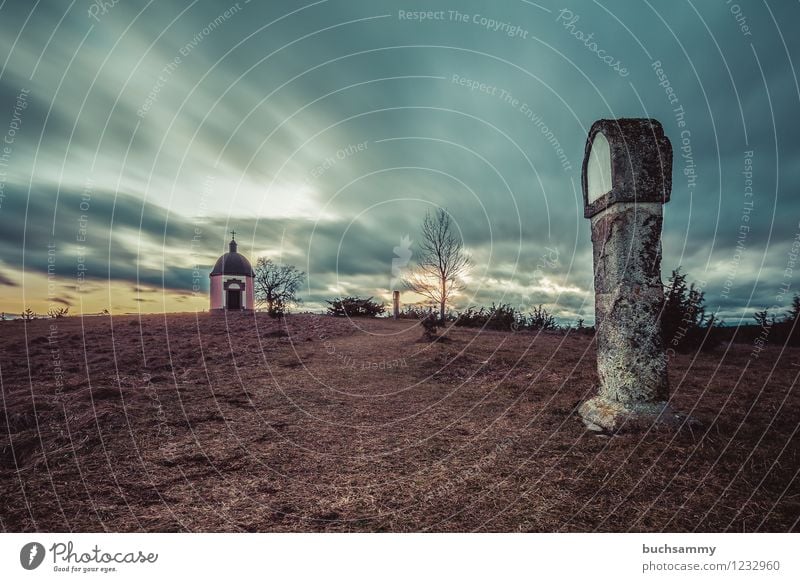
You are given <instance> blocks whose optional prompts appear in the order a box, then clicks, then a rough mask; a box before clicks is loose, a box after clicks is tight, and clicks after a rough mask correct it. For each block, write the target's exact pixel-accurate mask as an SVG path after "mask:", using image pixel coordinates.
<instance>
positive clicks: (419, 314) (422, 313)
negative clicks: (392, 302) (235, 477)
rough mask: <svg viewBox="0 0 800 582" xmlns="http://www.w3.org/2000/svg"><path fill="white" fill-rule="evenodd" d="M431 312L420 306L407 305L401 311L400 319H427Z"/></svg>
mask: <svg viewBox="0 0 800 582" xmlns="http://www.w3.org/2000/svg"><path fill="white" fill-rule="evenodd" d="M429 312H430V310H428V309H425V308H424V307H420V306H418V305H407V306H406V307H404V308H403V309H401V310H400V313H399V314H398V316H397V317H398V319H425V318H426V317H427V316H428V313H429Z"/></svg>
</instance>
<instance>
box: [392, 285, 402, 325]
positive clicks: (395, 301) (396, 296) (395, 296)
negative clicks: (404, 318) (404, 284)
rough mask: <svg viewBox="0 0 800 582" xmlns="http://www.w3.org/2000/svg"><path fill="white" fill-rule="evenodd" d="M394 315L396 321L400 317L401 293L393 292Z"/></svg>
mask: <svg viewBox="0 0 800 582" xmlns="http://www.w3.org/2000/svg"><path fill="white" fill-rule="evenodd" d="M392 314H393V316H394V318H395V319H397V318H398V317H400V291H392Z"/></svg>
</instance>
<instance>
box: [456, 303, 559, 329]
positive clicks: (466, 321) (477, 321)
mask: <svg viewBox="0 0 800 582" xmlns="http://www.w3.org/2000/svg"><path fill="white" fill-rule="evenodd" d="M455 325H457V326H460V327H481V328H484V329H493V330H498V331H519V330H526V329H527V330H548V329H556V328H557V327H558V326H557V325H556V320H555V317H553V316H552V315H550V313H549V312H548V311H547V309H546V308H545V307H544V306H542V305H539V306H538V307H535V308H534V309H533V311H532V312H530V313H528V314H527V315H525V314H524V313H522V312H521V311H519V310H518V309H516V308H514V307H512V306H511V305H509V304H507V303H501V304H500V305H495V304H494V303H493V304H492V306H491V307H488V308H487V307H481V308H480V309H476V308H475V307H469V308H468V309H467V310H465V311H462V312H460V313H459V314H458V316H457V317H456V319H455Z"/></svg>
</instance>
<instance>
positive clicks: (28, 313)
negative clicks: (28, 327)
mask: <svg viewBox="0 0 800 582" xmlns="http://www.w3.org/2000/svg"><path fill="white" fill-rule="evenodd" d="M20 317H22V319H23V320H25V321H30V320H32V319H36V318H37V317H38V315H36V312H35V311H34V310H33V309H31V308H30V307H26V308H25V311H23V312H22V313H21V314H20Z"/></svg>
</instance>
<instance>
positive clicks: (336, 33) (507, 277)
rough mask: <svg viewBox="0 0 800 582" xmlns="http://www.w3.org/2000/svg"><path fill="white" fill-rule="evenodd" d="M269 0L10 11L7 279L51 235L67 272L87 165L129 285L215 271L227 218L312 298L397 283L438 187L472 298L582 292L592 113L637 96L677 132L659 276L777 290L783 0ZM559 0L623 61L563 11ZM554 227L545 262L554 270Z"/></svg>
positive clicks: (783, 255)
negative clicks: (773, 0)
mask: <svg viewBox="0 0 800 582" xmlns="http://www.w3.org/2000/svg"><path fill="white" fill-rule="evenodd" d="M264 4H265V5H262V4H259V3H247V4H244V3H240V4H239V5H236V6H237V8H236V10H234V11H232V14H230V15H229V16H228V17H225V18H221V16H220V15H221V14H223V13H224V12H225V10H226V9H227V8H229V5H220V4H218V3H212V2H198V3H196V4H193V5H191V6H189V5H178V4H175V3H153V4H151V5H148V6H147V7H146V9H145V10H144V11H141V10H142V6H140V5H139V4H135V3H129V2H122V3H119V4H117V5H115V6H113V8H111V9H109V10H108V11H107V13H104V14H103V15H102V17H100V18H98V19H91V18H89V16H88V14H87V13H86V7H85V6H80V7H78V6H76V7H75V8H74V9H73V10H68V7H67V6H63V5H61V3H58V2H54V1H43V2H40V3H39V4H38V5H37V6H36V9H35V10H34V9H33V6H32V5H31V6H28V5H25V4H22V3H12V4H9V3H6V4H5V5H4V6H3V8H2V9H0V47H1V48H2V54H3V55H9V61H8V67H7V68H6V69H5V70H3V71H2V72H0V136H2V134H3V133H4V132H5V129H6V125H7V120H8V119H9V118H10V113H11V110H12V108H13V103H14V100H15V99H16V95H17V94H18V92H19V90H20V88H22V87H26V88H29V89H30V90H31V103H30V106H29V108H28V109H27V110H26V112H25V115H24V118H23V120H22V121H23V124H22V127H23V129H22V131H21V132H20V134H19V135H18V136H17V141H16V142H15V144H14V148H13V157H12V159H11V164H10V165H9V167H8V169H7V177H6V185H5V194H6V198H5V199H4V200H3V204H2V206H1V207H0V222H1V223H2V229H0V230H1V232H0V251H2V253H3V254H2V255H1V256H2V263H3V273H4V275H3V277H4V279H0V284H3V285H8V283H10V282H12V281H13V278H12V279H9V277H11V275H10V273H11V272H13V271H14V270H16V269H18V268H20V267H22V265H23V264H24V266H25V269H26V270H34V271H38V272H42V273H44V272H46V259H47V245H48V244H50V243H55V244H56V246H57V249H58V260H57V272H58V274H59V276H62V277H65V278H66V279H67V280H70V279H72V278H74V270H75V267H76V252H77V248H78V247H79V246H80V245H79V243H78V241H77V240H76V234H77V229H78V221H79V219H80V216H81V214H84V213H83V212H81V210H80V198H81V195H82V192H83V190H84V188H85V185H86V184H87V182H90V183H91V184H92V195H91V205H90V209H89V210H88V211H87V212H86V213H85V214H87V218H88V230H87V237H88V240H87V241H86V245H85V246H86V250H85V254H86V261H87V265H88V266H89V268H90V271H89V273H88V277H89V278H90V279H92V280H94V281H102V280H104V279H107V278H109V277H111V278H112V279H121V280H124V281H127V282H130V283H131V286H132V287H141V289H139V290H133V291H131V293H145V292H146V291H145V290H146V289H156V290H158V289H162V288H167V289H170V290H175V291H180V290H183V291H188V290H189V289H190V288H191V286H192V283H193V275H194V273H193V270H194V266H195V265H199V266H200V267H201V269H200V271H202V272H203V276H202V277H201V278H200V279H201V282H202V284H203V285H205V284H206V281H207V279H206V278H205V270H207V269H208V268H210V265H211V264H212V263H213V261H214V260H215V258H216V257H217V256H218V255H219V254H221V253H222V252H224V250H225V245H226V242H227V234H226V231H228V230H230V229H231V228H235V229H236V230H237V232H240V233H241V234H240V235H239V236H237V238H238V239H240V245H241V246H240V250H242V251H243V252H245V253H246V254H248V256H250V257H251V259H253V260H254V261H255V259H256V256H258V255H262V254H267V255H270V256H272V257H275V258H279V259H280V260H281V261H283V262H289V263H293V264H296V265H298V266H299V267H300V268H302V269H303V270H307V271H308V274H309V279H308V281H309V288H308V290H307V293H306V295H307V300H308V302H309V303H313V302H316V303H319V302H320V301H322V299H324V298H325V297H330V296H331V295H332V294H334V293H335V292H336V291H338V290H344V289H346V290H348V291H349V292H353V293H356V292H359V291H361V292H362V293H363V294H372V293H380V292H385V291H386V288H387V286H388V285H389V279H390V277H391V266H392V259H393V257H394V252H393V248H394V247H395V246H397V245H398V244H399V241H400V240H401V238H402V237H403V236H405V235H408V236H409V237H410V238H411V239H412V241H413V240H415V239H416V238H417V237H418V236H419V225H420V222H421V220H422V217H423V216H424V215H425V212H426V211H427V210H430V209H433V208H435V207H437V206H442V207H446V208H447V209H448V210H449V211H450V212H451V213H452V216H453V219H454V221H455V223H456V224H457V225H458V227H459V229H460V230H459V232H460V234H461V235H462V236H463V239H464V242H465V245H466V246H467V248H469V249H470V252H471V253H472V255H473V259H474V264H475V270H474V272H473V276H474V277H473V279H472V280H471V287H472V288H471V289H470V290H468V291H469V292H468V293H467V294H465V295H464V296H463V297H462V299H461V300H462V301H464V302H470V303H491V302H492V301H494V300H498V299H499V298H501V297H502V298H503V300H504V301H508V302H510V303H519V304H523V303H524V304H526V305H534V304H538V303H545V304H548V305H554V306H555V310H556V311H557V312H559V313H562V314H563V315H564V316H565V317H568V318H572V317H575V316H576V314H578V313H585V314H588V315H591V312H592V303H593V301H592V298H591V269H592V259H591V243H590V240H589V236H588V222H587V221H586V220H585V219H584V218H583V213H582V211H583V209H582V201H581V199H580V192H576V190H575V188H576V187H577V186H578V185H579V183H580V165H581V161H582V156H583V148H584V140H585V136H586V132H587V130H588V128H589V126H590V125H591V123H592V122H593V121H594V120H596V119H598V118H601V117H610V116H620V117H621V116H645V115H647V116H652V117H655V118H658V119H659V120H661V122H662V124H663V125H664V129H665V131H666V133H667V135H668V137H669V138H670V139H671V140H672V143H673V145H674V147H675V153H676V156H675V161H674V171H673V194H672V201H671V202H670V204H669V206H668V207H667V208H666V210H665V220H664V241H663V246H664V260H663V268H664V272H665V274H668V273H669V272H670V271H671V270H672V269H674V268H676V267H677V266H679V265H682V266H683V268H684V270H685V271H687V272H689V273H690V278H692V279H694V280H703V281H705V282H706V285H707V287H706V291H707V298H708V300H709V306H710V308H713V309H719V310H720V312H723V313H725V314H726V317H732V316H736V315H737V314H739V315H740V316H741V314H742V313H749V312H750V311H751V310H754V308H755V307H756V306H768V305H771V304H773V303H774V302H775V299H776V295H777V292H776V289H777V288H778V287H779V286H780V284H781V283H783V282H784V281H783V278H784V273H785V269H786V264H787V250H788V249H790V245H791V243H792V240H793V239H794V236H795V234H796V232H797V230H798V222H800V200H799V199H798V198H797V196H795V194H796V192H797V191H798V189H799V188H800V170H798V169H797V164H796V163H795V161H796V159H797V158H798V156H800V142H799V141H798V140H797V139H796V136H795V135H794V133H795V132H796V130H795V127H794V126H793V125H792V123H790V120H792V119H795V118H796V117H797V111H798V105H799V104H800V95H798V87H797V81H796V76H795V75H794V74H793V72H792V69H791V65H792V64H791V63H790V60H789V57H790V56H791V58H792V59H794V60H795V61H797V60H799V59H798V58H796V55H798V54H799V51H798V49H799V48H800V46H799V44H800V40H798V38H797V35H794V34H792V31H791V29H790V26H789V23H792V22H794V21H795V20H796V19H797V12H798V7H797V5H796V4H794V3H791V4H790V3H777V4H775V5H771V6H766V5H765V4H762V3H760V2H756V1H752V2H751V1H741V2H738V5H739V6H740V8H741V12H742V14H743V15H745V16H746V18H747V23H748V25H749V26H750V34H745V32H744V31H743V30H741V29H740V27H739V23H737V21H736V18H735V17H734V15H733V14H732V13H731V11H730V7H729V6H728V5H727V4H726V3H705V4H700V5H696V3H695V5H683V4H679V5H675V6H673V5H670V6H669V7H667V6H662V5H657V4H653V3H650V4H648V3H630V2H623V1H621V0H619V1H613V2H604V3H603V4H602V6H601V5H598V4H595V3H573V4H572V5H569V4H567V5H561V4H554V3H550V2H547V1H544V2H541V3H537V4H536V5H534V4H531V3H528V2H523V1H519V2H517V1H509V2H504V3H500V4H498V3H489V2H485V1H467V2H463V1H459V2H455V1H453V0H443V1H441V2H439V3H435V5H431V7H430V9H432V10H443V11H444V14H445V19H444V20H442V21H435V22H422V23H421V22H417V21H411V20H408V19H402V18H399V15H398V10H401V9H402V10H415V9H419V8H420V7H419V6H413V5H403V3H397V2H388V1H378V2H375V1H366V0H358V1H354V2H348V3H341V2H322V3H319V4H317V5H315V6H313V7H310V8H307V9H303V10H300V11H299V12H296V13H295V14H292V15H289V16H286V17H285V18H282V19H281V20H279V21H278V22H277V23H275V24H273V25H269V23H270V22H272V21H273V20H275V19H279V18H281V17H282V16H284V15H287V14H289V13H290V12H292V11H295V10H298V9H300V8H301V6H302V5H300V4H297V3H295V2H290V1H282V2H269V3H264ZM234 5H235V4H234V3H232V4H231V5H230V6H234ZM562 9H568V10H569V11H571V12H572V13H573V14H574V15H575V16H578V20H576V21H575V23H574V28H575V29H578V30H581V31H583V32H585V33H586V34H589V33H591V34H592V35H593V39H594V41H595V42H596V43H597V45H598V47H600V48H602V49H603V50H604V51H605V52H606V53H607V54H610V55H614V56H615V57H616V58H619V59H621V60H622V61H624V65H625V67H626V68H627V70H628V72H629V73H628V75H627V76H624V77H623V76H620V75H618V74H617V73H616V72H615V71H614V70H612V69H611V68H610V67H608V66H607V65H606V64H605V63H603V61H602V60H600V59H599V58H598V56H597V54H596V53H595V52H593V51H592V50H590V48H589V47H587V45H586V43H584V42H582V41H580V40H578V39H577V38H576V37H575V36H574V35H573V34H571V29H570V28H569V27H568V26H565V23H564V22H563V19H561V20H559V11H560V10H562ZM450 10H458V11H459V12H461V13H462V14H467V15H468V19H467V21H466V22H462V21H457V20H453V19H450V17H449V14H450V13H449V12H448V11H450ZM31 11H32V14H31V18H30V20H29V22H28V25H27V26H26V27H25V29H24V30H22V29H21V27H22V25H23V23H24V22H25V20H26V19H27V18H28V15H29V12H31ZM140 11H141V14H140ZM182 11H184V12H183V14H182V15H181V16H180V17H179V18H177V19H176V17H178V15H179V13H181V12H182ZM770 11H771V12H772V13H774V17H775V21H777V23H778V25H779V26H780V27H781V31H782V33H783V39H784V40H785V42H786V43H787V45H788V46H787V47H784V45H783V41H782V40H781V36H780V35H779V34H778V33H777V32H778V31H777V30H776V25H775V22H773V19H772V15H771V14H770ZM475 15H483V16H485V17H488V18H492V19H494V20H495V21H496V22H499V23H501V24H502V23H506V24H508V26H517V27H518V28H519V30H520V31H522V32H524V33H525V34H524V35H523V34H522V32H521V33H519V34H518V35H517V36H514V35H509V34H506V33H504V31H506V30H507V28H498V29H496V30H491V29H489V28H487V27H485V26H482V25H481V24H480V22H475V21H473V20H472V17H473V16H475ZM612 15H613V16H612ZM62 16H63V17H64V19H63V22H62V23H61V25H60V26H59V27H58V29H57V30H56V28H55V27H56V24H57V23H58V22H59V21H60V20H61V18H62ZM212 23H213V24H212ZM90 27H93V28H91V31H90ZM626 27H627V28H626ZM20 31H21V33H20ZM18 33H20V34H19V41H18V42H17V44H16V45H15V46H14V47H13V50H12V43H13V42H14V39H16V37H17V34H18ZM87 34H88V36H86V37H85V40H84V36H85V35H87ZM51 35H52V40H50V37H51ZM250 35H253V36H250ZM48 42H49V45H48ZM640 43H641V45H640ZM237 45H238V46H237ZM46 46H47V48H46V49H45V47H46ZM787 53H788V54H787ZM654 61H659V62H660V63H661V66H662V68H663V70H664V72H665V73H666V75H667V77H668V79H669V84H670V87H671V89H672V90H674V94H675V95H676V96H677V99H678V101H677V103H671V102H670V101H669V95H668V93H667V92H666V90H665V87H664V86H663V85H660V83H661V80H660V79H658V78H657V76H656V74H655V72H654V67H653V62H654ZM34 71H35V73H34ZM473 84H477V85H473ZM481 84H482V85H481ZM473 86H474V87H475V88H471V87H473ZM481 87H483V88H481ZM676 107H681V108H682V110H683V112H684V116H683V117H682V118H681V121H683V122H685V125H680V123H679V118H678V116H677V115H676V112H675V109H676ZM684 131H688V132H689V142H688V143H689V144H690V146H691V156H690V158H689V160H687V159H685V158H683V157H682V156H681V154H682V153H683V152H682V151H681V149H680V147H681V145H683V140H684V135H685V134H684V133H683V132H684ZM40 138H41V142H40ZM354 144H365V145H364V147H363V148H361V149H356V150H353V149H352V148H353V146H354ZM558 150H560V151H561V154H559V153H558ZM747 151H753V153H754V155H753V185H754V192H755V194H754V197H753V198H752V199H746V198H745V196H744V181H743V176H742V173H741V172H742V170H743V164H744V155H745V152H747ZM688 163H691V164H692V167H693V168H694V169H695V171H696V173H697V176H698V178H697V183H696V185H695V186H690V185H689V182H688V180H687V177H686V176H685V175H684V170H685V169H686V167H687V164H688ZM320 168H322V171H320ZM29 182H30V183H31V195H30V199H28V188H27V184H28V183H29ZM208 184H212V186H210V187H209V186H208ZM20 185H25V186H24V187H23V186H20ZM115 192H120V194H119V195H117V196H115V194H114V193H115ZM56 197H58V205H57V206H56V202H55V200H56ZM748 201H752V202H753V208H752V211H751V213H750V217H749V218H748V219H747V221H746V222H745V221H744V220H743V218H742V216H743V208H744V205H745V203H746V202H748ZM26 205H27V214H26ZM742 226H747V227H748V230H747V233H746V236H745V237H744V240H742V239H741V237H740V228H741V227H742ZM196 228H199V230H200V232H201V234H200V235H199V236H196V232H195V229H196ZM415 248H416V247H414V246H413V245H412V247H411V250H412V252H413V251H414V249H415ZM548 249H557V254H558V263H557V266H555V267H553V268H551V269H549V270H546V269H542V268H541V265H540V263H541V261H542V257H543V256H545V255H547V254H548V253H551V252H552V251H550V250H548ZM412 261H413V258H412ZM794 279H795V277H794V275H792V276H791V277H790V281H789V283H790V284H791V285H792V288H793V289H794V288H797V286H798V282H797V281H795V280H794Z"/></svg>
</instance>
